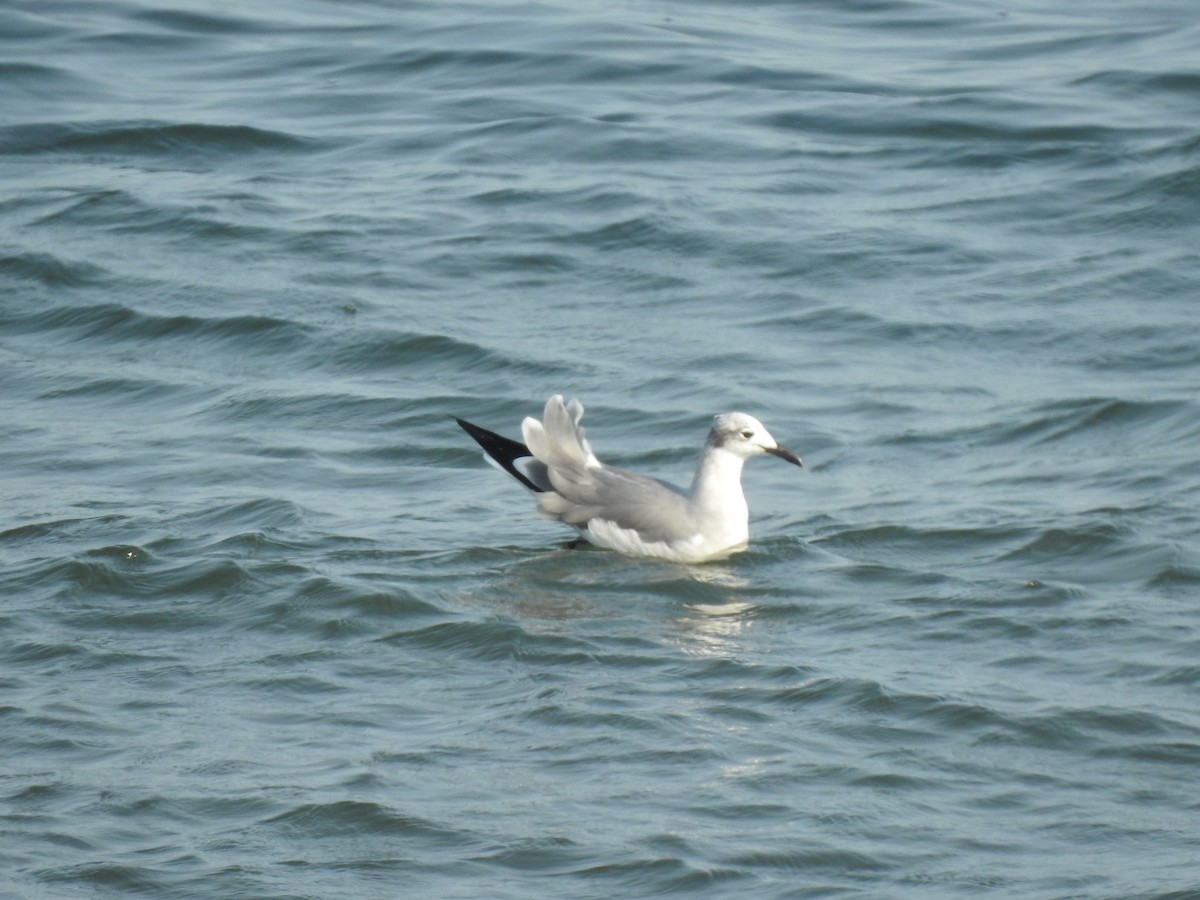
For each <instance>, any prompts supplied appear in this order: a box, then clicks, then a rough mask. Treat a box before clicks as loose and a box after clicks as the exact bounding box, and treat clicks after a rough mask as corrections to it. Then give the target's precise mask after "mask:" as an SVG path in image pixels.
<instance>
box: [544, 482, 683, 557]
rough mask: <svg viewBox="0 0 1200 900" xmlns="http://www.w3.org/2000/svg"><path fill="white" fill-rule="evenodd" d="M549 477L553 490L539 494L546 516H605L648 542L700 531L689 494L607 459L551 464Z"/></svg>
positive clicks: (571, 520) (579, 519)
mask: <svg viewBox="0 0 1200 900" xmlns="http://www.w3.org/2000/svg"><path fill="white" fill-rule="evenodd" d="M547 477H548V479H549V481H550V484H551V486H552V488H553V490H552V491H547V492H545V493H541V494H538V495H537V502H538V512H540V513H541V514H542V515H543V516H545V517H546V518H550V519H557V520H558V521H560V522H566V523H567V524H568V525H575V526H578V527H580V528H586V527H587V524H588V522H590V521H591V520H592V519H604V520H605V521H608V522H612V523H613V524H614V525H617V526H618V527H620V528H628V529H632V530H634V531H636V532H637V533H638V535H639V536H640V537H641V539H642V540H644V541H646V542H648V543H653V542H658V541H665V542H668V543H670V542H673V541H678V540H684V539H686V538H689V537H691V536H692V535H694V534H695V533H696V526H695V524H694V521H693V518H692V514H691V507H690V506H689V504H688V498H687V496H686V495H684V494H683V493H682V492H681V491H680V490H679V489H678V488H675V487H673V486H672V485H669V484H665V483H664V482H661V481H656V480H654V479H653V478H646V477H645V476H642V475H635V474H634V473H633V472H626V471H624V470H623V469H614V468H611V467H609V466H604V465H602V466H600V467H598V468H597V467H581V468H574V467H571V468H550V469H548V471H547Z"/></svg>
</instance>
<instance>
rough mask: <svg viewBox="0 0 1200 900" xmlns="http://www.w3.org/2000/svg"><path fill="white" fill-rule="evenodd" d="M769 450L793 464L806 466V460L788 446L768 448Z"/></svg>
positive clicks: (801, 466)
mask: <svg viewBox="0 0 1200 900" xmlns="http://www.w3.org/2000/svg"><path fill="white" fill-rule="evenodd" d="M767 452H768V453H770V454H772V455H774V456H778V457H779V458H780V459H783V460H787V461H788V462H790V463H791V464H792V465H795V466H799V467H800V468H802V469H803V468H804V460H802V459H801V458H800V457H798V456H797V455H796V454H795V453H793V452H792V451H791V450H789V449H787V447H776V448H775V449H773V450H768V451H767Z"/></svg>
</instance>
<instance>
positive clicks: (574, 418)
mask: <svg viewBox="0 0 1200 900" xmlns="http://www.w3.org/2000/svg"><path fill="white" fill-rule="evenodd" d="M582 418H583V405H582V404H581V403H580V402H579V401H578V400H572V401H571V402H570V403H564V402H563V398H562V395H561V394H555V395H554V396H553V397H551V398H550V399H549V400H548V401H547V402H546V408H545V411H544V412H543V414H542V419H541V421H539V420H537V419H535V418H533V417H532V416H530V417H527V418H526V419H525V420H524V421H523V422H522V423H521V435H522V437H523V438H524V443H522V442H521V441H514V440H510V439H509V438H506V437H503V436H501V435H498V434H496V433H494V432H491V431H488V430H487V429H485V428H480V427H479V426H478V425H472V424H471V423H470V422H466V421H463V420H462V419H456V421H457V422H458V424H459V425H461V426H462V428H463V429H464V430H465V431H466V432H467V433H468V434H469V435H471V437H472V438H474V439H475V441H476V442H477V443H478V444H479V445H480V446H481V447H482V448H483V451H484V453H485V454H487V456H488V457H489V458H490V459H491V460H492V461H494V462H495V463H496V464H497V465H499V466H500V467H501V468H502V469H504V470H505V471H506V472H508V473H509V474H510V475H512V476H513V477H514V478H516V479H517V480H518V481H520V482H521V483H522V484H523V485H525V487H527V488H528V489H529V490H531V491H533V493H534V497H535V499H536V501H537V510H538V514H539V515H541V516H542V517H543V518H546V519H553V520H555V521H558V522H563V523H565V524H567V525H570V526H572V527H573V528H575V529H576V531H578V533H579V534H580V536H581V537H583V538H585V539H586V540H587V541H589V542H590V543H593V544H596V545H597V546H600V547H606V548H608V549H610V550H616V551H618V552H620V553H626V554H629V555H631V556H650V557H657V558H659V559H666V560H671V561H674V562H689V563H690V562H704V561H706V560H711V559H721V558H724V557H726V556H729V555H730V554H732V553H736V552H738V551H739V550H744V549H745V547H746V545H747V543H748V541H749V539H750V514H749V509H748V508H747V506H746V496H745V494H744V493H743V492H742V466H743V465H744V464H745V462H746V460H747V459H749V458H751V457H753V456H760V455H762V454H764V453H770V454H773V455H775V456H778V457H779V458H781V459H784V460H786V461H788V462H790V463H793V464H794V465H797V466H800V465H803V463H802V462H801V461H800V458H799V457H798V456H796V454H794V453H792V452H791V451H790V450H787V449H786V448H784V447H781V446H779V444H778V443H777V442H776V441H775V439H774V438H773V437H771V434H770V432H768V431H767V429H766V428H764V427H763V424H762V423H761V422H760V421H758V419H756V418H754V417H753V416H751V415H747V414H746V413H740V412H733V413H722V414H721V415H718V416H715V417H714V418H713V424H712V428H711V429H710V430H709V432H708V439H707V440H706V441H705V444H704V450H703V452H702V453H701V455H700V462H699V464H698V465H697V467H696V474H695V476H694V477H693V478H692V484H691V487H690V488H689V489H688V490H683V489H682V488H678V487H675V486H674V485H671V484H667V483H666V482H663V481H658V480H657V479H654V478H647V477H646V476H644V475H637V474H635V473H633V472H627V471H625V470H624V469H618V468H615V467H613V466H607V465H605V464H604V463H602V462H600V460H599V459H597V458H596V455H595V453H593V452H592V448H591V445H590V444H589V443H588V441H587V437H586V436H585V432H584V430H583V428H582V427H581V426H580V424H579V423H580V420H581V419H582Z"/></svg>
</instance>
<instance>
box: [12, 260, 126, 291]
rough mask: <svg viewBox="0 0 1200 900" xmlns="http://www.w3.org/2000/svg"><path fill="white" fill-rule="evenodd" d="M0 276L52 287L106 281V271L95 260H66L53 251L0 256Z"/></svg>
mask: <svg viewBox="0 0 1200 900" xmlns="http://www.w3.org/2000/svg"><path fill="white" fill-rule="evenodd" d="M0 277H5V278H13V279H18V280H21V281H31V282H37V283H39V284H42V285H44V286H46V287H52V288H56V287H81V286H83V285H87V284H97V283H99V282H102V281H105V280H107V278H108V272H107V270H105V269H104V268H102V267H100V266H98V265H96V264H95V263H91V262H84V261H81V260H68V259H64V258H63V257H62V256H58V255H55V254H50V253H16V254H12V255H8V256H0Z"/></svg>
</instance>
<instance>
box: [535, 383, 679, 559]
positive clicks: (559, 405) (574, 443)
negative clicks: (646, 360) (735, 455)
mask: <svg viewBox="0 0 1200 900" xmlns="http://www.w3.org/2000/svg"><path fill="white" fill-rule="evenodd" d="M582 418H583V406H582V404H580V403H579V402H578V401H574V400H573V401H571V403H569V404H567V403H564V402H563V398H562V395H561V394H555V395H554V396H553V397H551V398H550V399H549V400H548V401H547V402H546V409H545V412H544V413H543V415H542V421H541V422H539V421H538V420H537V419H534V418H532V417H530V418H527V419H525V421H524V422H522V423H521V433H522V435H523V436H524V437H525V443H526V444H527V445H528V447H529V451H530V453H532V454H533V456H534V460H533V461H532V462H530V463H528V464H527V465H526V471H527V472H529V477H530V479H531V480H532V481H533V482H535V483H536V484H538V485H539V486H540V485H542V484H546V485H548V486H549V490H545V491H542V492H541V493H539V494H538V495H537V504H538V512H539V513H541V514H542V515H543V516H544V517H546V518H547V519H556V520H558V521H559V522H566V523H567V524H568V525H574V526H576V527H579V528H586V527H587V524H588V522H590V521H592V519H603V520H605V521H608V522H612V523H613V524H614V525H617V526H618V527H620V528H628V529H633V530H634V531H636V532H637V533H638V536H639V537H640V538H641V539H642V540H643V541H646V542H648V543H652V542H658V541H667V542H672V541H678V540H683V539H686V538H690V537H692V536H693V535H695V533H696V531H697V529H696V527H695V524H694V522H693V519H692V514H691V506H690V504H689V503H688V498H687V496H686V495H684V493H683V492H682V491H680V490H679V489H678V488H676V487H673V486H671V485H669V484H665V483H664V482H661V481H655V480H654V479H653V478H646V477H645V476H642V475H635V474H634V473H633V472H626V471H625V470H624V469H614V468H612V467H611V466H606V465H604V464H603V463H601V462H600V460H598V459H596V455H595V454H594V453H592V448H591V446H590V445H589V444H588V442H587V437H586V434H585V432H584V429H583V428H582V427H581V426H580V424H579V423H580V420H581V419H582Z"/></svg>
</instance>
